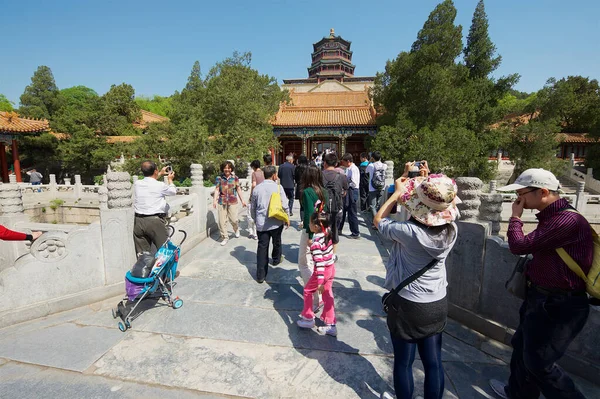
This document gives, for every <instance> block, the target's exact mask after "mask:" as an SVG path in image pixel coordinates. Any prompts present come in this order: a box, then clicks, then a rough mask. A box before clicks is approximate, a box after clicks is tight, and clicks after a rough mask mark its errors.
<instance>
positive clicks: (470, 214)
mask: <svg viewBox="0 0 600 399" xmlns="http://www.w3.org/2000/svg"><path fill="white" fill-rule="evenodd" d="M456 185H457V186H458V197H459V198H460V199H461V201H462V203H461V204H458V209H459V210H460V220H462V221H466V222H476V221H477V220H478V218H479V206H480V205H481V201H480V199H479V196H480V195H481V187H483V182H482V181H481V180H479V179H478V178H477V177H458V178H457V179H456Z"/></svg>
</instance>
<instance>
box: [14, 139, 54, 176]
mask: <svg viewBox="0 0 600 399" xmlns="http://www.w3.org/2000/svg"><path fill="white" fill-rule="evenodd" d="M58 147H59V142H58V140H57V139H56V137H54V136H53V135H51V134H49V133H43V134H41V135H39V136H29V135H24V136H23V137H21V138H19V153H20V155H21V165H22V166H23V167H25V168H29V167H35V168H36V169H37V170H38V171H39V172H41V173H42V174H43V175H48V174H49V173H54V174H56V175H58V174H59V172H60V158H59V157H58Z"/></svg>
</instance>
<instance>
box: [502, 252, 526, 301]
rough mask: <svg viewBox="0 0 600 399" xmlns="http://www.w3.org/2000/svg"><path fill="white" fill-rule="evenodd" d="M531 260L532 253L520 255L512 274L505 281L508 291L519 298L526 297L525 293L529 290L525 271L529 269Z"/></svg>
mask: <svg viewBox="0 0 600 399" xmlns="http://www.w3.org/2000/svg"><path fill="white" fill-rule="evenodd" d="M530 260H531V257H530V255H525V256H520V257H519V260H518V261H517V264H516V265H515V268H514V269H513V272H512V274H511V275H510V277H509V278H508V280H506V283H504V288H506V291H508V292H509V293H511V294H512V295H514V296H516V297H517V298H519V299H525V293H526V291H527V277H526V276H525V272H526V271H527V264H528V263H529V261H530Z"/></svg>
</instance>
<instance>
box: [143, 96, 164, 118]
mask: <svg viewBox="0 0 600 399" xmlns="http://www.w3.org/2000/svg"><path fill="white" fill-rule="evenodd" d="M135 103H136V104H137V105H138V106H139V107H140V109H143V110H145V111H149V112H152V113H153V114H157V115H162V116H166V117H170V116H171V114H172V112H173V98H172V97H162V96H157V95H155V96H154V97H152V98H150V97H144V96H138V97H136V98H135Z"/></svg>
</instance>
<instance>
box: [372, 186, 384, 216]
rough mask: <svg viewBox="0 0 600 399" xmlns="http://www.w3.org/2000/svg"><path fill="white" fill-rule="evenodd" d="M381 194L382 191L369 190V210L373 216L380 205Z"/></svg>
mask: <svg viewBox="0 0 600 399" xmlns="http://www.w3.org/2000/svg"><path fill="white" fill-rule="evenodd" d="M382 194H383V191H369V211H370V212H371V215H372V216H373V217H375V215H376V214H377V211H378V210H379V208H380V207H381V198H382Z"/></svg>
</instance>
